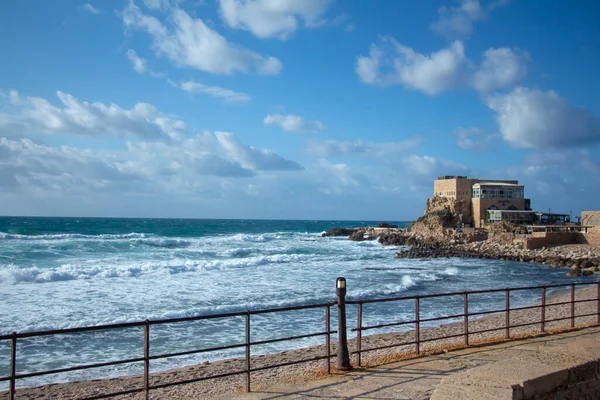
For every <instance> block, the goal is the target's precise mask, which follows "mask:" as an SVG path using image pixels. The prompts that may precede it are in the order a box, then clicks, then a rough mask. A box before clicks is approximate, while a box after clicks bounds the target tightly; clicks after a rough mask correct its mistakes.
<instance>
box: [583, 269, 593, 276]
mask: <svg viewBox="0 0 600 400" xmlns="http://www.w3.org/2000/svg"><path fill="white" fill-rule="evenodd" d="M581 275H582V276H591V275H594V272H593V271H590V270H589V269H584V270H583V271H581Z"/></svg>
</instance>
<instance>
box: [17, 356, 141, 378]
mask: <svg viewBox="0 0 600 400" xmlns="http://www.w3.org/2000/svg"><path fill="white" fill-rule="evenodd" d="M141 361H144V357H140V358H130V359H127V360H119V361H107V362H102V363H95V364H85V365H77V366H75V367H68V368H58V369H51V370H48V371H39V372H30V373H27V374H18V375H16V376H15V379H23V378H31V377H34V376H42V375H52V374H61V373H63V372H71V371H79V370H82V369H92V368H100V367H109V366H111V365H119V364H130V363H136V362H141Z"/></svg>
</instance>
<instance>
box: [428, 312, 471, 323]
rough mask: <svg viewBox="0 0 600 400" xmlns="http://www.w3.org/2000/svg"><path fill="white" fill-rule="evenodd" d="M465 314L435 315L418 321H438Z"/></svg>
mask: <svg viewBox="0 0 600 400" xmlns="http://www.w3.org/2000/svg"><path fill="white" fill-rule="evenodd" d="M464 316H465V314H455V315H447V316H444V317H435V318H423V319H422V320H420V322H430V321H440V320H443V319H451V318H462V317H464Z"/></svg>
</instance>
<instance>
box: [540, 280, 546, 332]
mask: <svg viewBox="0 0 600 400" xmlns="http://www.w3.org/2000/svg"><path fill="white" fill-rule="evenodd" d="M541 321H542V326H541V331H542V333H544V332H546V288H545V287H543V288H542V317H541Z"/></svg>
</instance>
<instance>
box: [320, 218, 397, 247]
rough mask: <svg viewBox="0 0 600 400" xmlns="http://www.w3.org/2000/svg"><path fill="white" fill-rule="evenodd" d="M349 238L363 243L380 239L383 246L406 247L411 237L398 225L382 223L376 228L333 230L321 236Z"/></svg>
mask: <svg viewBox="0 0 600 400" xmlns="http://www.w3.org/2000/svg"><path fill="white" fill-rule="evenodd" d="M336 236H347V237H348V240H353V241H357V242H360V241H363V240H375V239H379V242H380V243H382V244H389V245H391V244H396V245H404V243H405V241H406V239H407V238H408V237H409V236H408V234H407V233H406V231H405V230H404V229H401V228H399V227H398V226H397V225H391V224H387V223H381V224H379V225H377V226H375V227H359V228H331V229H329V230H328V231H327V232H324V233H323V234H321V237H336Z"/></svg>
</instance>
